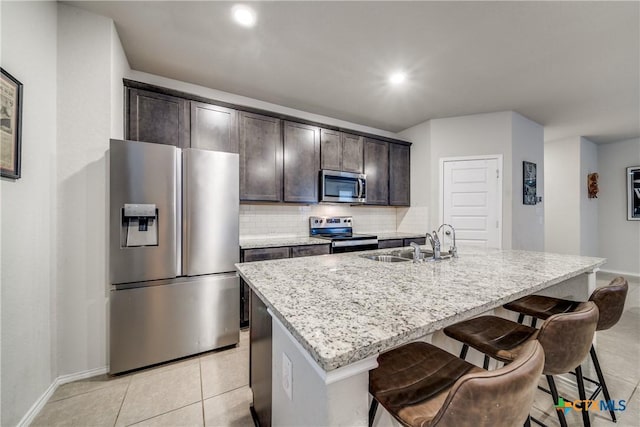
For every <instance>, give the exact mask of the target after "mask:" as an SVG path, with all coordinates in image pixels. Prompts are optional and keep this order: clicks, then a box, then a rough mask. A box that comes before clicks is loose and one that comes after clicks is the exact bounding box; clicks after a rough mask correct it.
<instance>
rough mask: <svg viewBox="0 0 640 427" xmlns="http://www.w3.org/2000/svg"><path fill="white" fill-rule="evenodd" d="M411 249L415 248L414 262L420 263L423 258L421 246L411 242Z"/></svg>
mask: <svg viewBox="0 0 640 427" xmlns="http://www.w3.org/2000/svg"><path fill="white" fill-rule="evenodd" d="M411 247H412V248H413V262H418V261H420V258H421V254H420V245H419V244H417V243H416V242H411Z"/></svg>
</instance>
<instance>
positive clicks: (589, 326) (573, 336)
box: [444, 302, 598, 427]
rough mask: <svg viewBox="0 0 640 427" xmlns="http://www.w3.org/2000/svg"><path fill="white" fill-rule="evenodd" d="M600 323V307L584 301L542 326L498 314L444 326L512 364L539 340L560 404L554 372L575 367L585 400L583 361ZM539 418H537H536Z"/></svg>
mask: <svg viewBox="0 0 640 427" xmlns="http://www.w3.org/2000/svg"><path fill="white" fill-rule="evenodd" d="M597 323H598V307H597V306H596V305H595V304H594V303H593V302H583V303H581V304H580V305H578V306H577V307H576V309H575V310H574V311H573V312H571V313H561V314H555V315H553V316H551V317H549V318H548V319H547V320H545V321H544V323H543V324H542V326H541V327H540V329H536V328H532V327H530V326H525V325H521V324H519V323H516V322H512V321H511V320H507V319H503V318H501V317H496V316H480V317H476V318H474V319H469V320H465V321H464V322H460V323H456V324H455V325H451V326H448V327H446V328H444V333H445V334H446V335H448V336H449V337H451V338H454V339H456V340H458V341H460V342H462V343H463V344H464V345H463V347H462V353H466V350H467V348H468V346H470V347H473V348H475V349H476V350H478V351H480V352H482V353H484V354H486V355H488V356H490V357H493V358H494V359H497V360H499V361H502V362H505V363H509V362H511V361H513V360H514V359H515V357H516V356H517V355H518V354H519V353H520V352H521V351H522V346H523V345H525V344H526V343H527V342H529V341H531V340H535V339H537V340H538V341H539V342H540V344H541V345H542V348H543V349H544V353H545V363H544V370H543V374H544V375H545V376H546V377H547V382H548V383H549V389H550V390H551V396H552V397H553V403H554V405H555V404H557V403H558V390H557V388H556V384H555V381H554V379H553V376H554V375H559V374H565V373H567V372H571V371H573V370H574V369H575V371H576V376H577V381H578V392H579V394H580V399H581V400H585V399H586V395H585V390H584V382H583V379H582V368H581V367H580V364H581V363H582V361H583V360H584V358H585V357H586V356H587V353H588V351H589V347H591V342H592V341H593V334H594V333H595V331H596V325H597ZM557 413H558V419H559V420H560V425H561V426H562V427H566V426H567V420H566V419H565V417H564V413H563V411H557ZM582 420H583V422H584V425H585V426H589V425H590V421H589V414H588V411H582ZM534 421H535V420H534Z"/></svg>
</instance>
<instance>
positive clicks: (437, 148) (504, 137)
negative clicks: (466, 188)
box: [429, 111, 513, 249]
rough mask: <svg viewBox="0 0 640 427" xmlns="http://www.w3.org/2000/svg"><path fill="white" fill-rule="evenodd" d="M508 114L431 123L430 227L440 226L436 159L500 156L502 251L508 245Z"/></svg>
mask: <svg viewBox="0 0 640 427" xmlns="http://www.w3.org/2000/svg"><path fill="white" fill-rule="evenodd" d="M511 121H512V113H511V112H510V111H504V112H500V113H490V114H476V115H472V116H463V117H452V118H447V119H436V120H431V159H430V163H429V168H430V169H431V171H430V182H431V215H430V217H431V224H432V227H431V228H433V227H436V226H437V225H438V223H441V222H442V221H441V218H440V216H441V213H440V202H439V197H440V188H439V186H440V176H439V174H440V164H439V162H440V159H441V158H444V157H458V156H475V155H489V154H502V155H503V162H504V164H503V165H502V173H503V179H502V182H503V187H502V248H503V249H510V248H511V245H512V240H511V239H512V236H511V234H512V233H511V228H512V212H511V211H512V208H511V206H512V188H513V184H512V176H513V174H512V163H511V160H510V159H511V150H512V148H511V138H512V135H511Z"/></svg>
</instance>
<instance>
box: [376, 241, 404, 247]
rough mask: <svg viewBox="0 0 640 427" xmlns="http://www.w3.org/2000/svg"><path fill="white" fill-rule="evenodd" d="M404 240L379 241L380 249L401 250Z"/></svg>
mask: <svg viewBox="0 0 640 427" xmlns="http://www.w3.org/2000/svg"><path fill="white" fill-rule="evenodd" d="M401 247H402V239H387V240H379V241H378V249H388V248H401Z"/></svg>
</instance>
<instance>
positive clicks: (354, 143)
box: [320, 129, 364, 173]
mask: <svg viewBox="0 0 640 427" xmlns="http://www.w3.org/2000/svg"><path fill="white" fill-rule="evenodd" d="M363 140H364V138H363V137H361V136H359V135H352V134H348V133H344V132H339V131H334V130H328V129H322V130H321V132H320V154H321V169H330V170H336V171H345V172H356V173H362V169H363V167H362V166H363V165H362V162H363V149H364V142H363Z"/></svg>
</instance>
